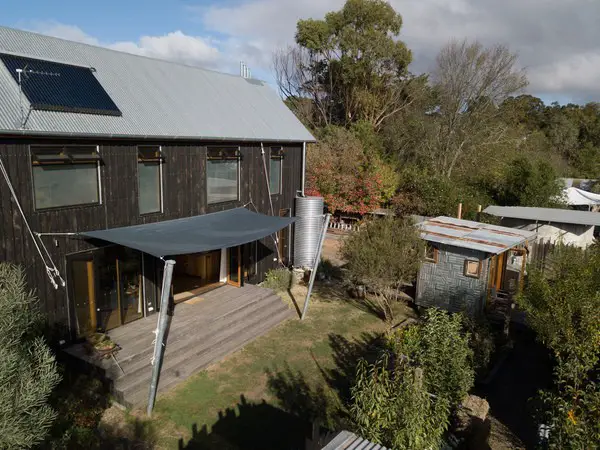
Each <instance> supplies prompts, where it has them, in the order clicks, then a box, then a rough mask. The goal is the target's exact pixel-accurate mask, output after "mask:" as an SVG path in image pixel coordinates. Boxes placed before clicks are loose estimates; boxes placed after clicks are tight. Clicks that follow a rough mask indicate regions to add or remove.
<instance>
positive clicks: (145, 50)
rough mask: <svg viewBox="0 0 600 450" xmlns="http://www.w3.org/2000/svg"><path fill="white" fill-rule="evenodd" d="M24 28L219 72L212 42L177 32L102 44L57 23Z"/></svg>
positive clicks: (81, 31)
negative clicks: (216, 69)
mask: <svg viewBox="0 0 600 450" xmlns="http://www.w3.org/2000/svg"><path fill="white" fill-rule="evenodd" d="M26 28H29V29H30V30H32V31H35V32H38V33H42V34H46V35H49V36H54V37H58V38H62V39H68V40H71V41H77V42H83V43H85V44H91V45H98V46H102V47H107V48H111V49H113V50H119V51H122V52H127V53H133V54H136V55H142V56H148V57H152V58H159V59H166V60H169V61H175V62H180V63H183V64H189V65H195V66H200V67H207V68H222V62H223V61H222V59H223V55H222V54H221V52H220V51H219V49H218V48H217V46H216V43H215V42H214V40H212V39H211V38H208V37H202V36H190V35H187V34H184V33H183V32H182V31H179V30H177V31H173V32H171V33H167V34H164V35H161V36H142V37H140V38H139V39H138V41H137V42H133V41H120V42H102V41H100V40H98V39H97V38H95V37H93V36H90V35H89V34H87V33H86V32H85V31H83V30H82V29H81V28H79V27H77V26H74V25H65V24H61V23H58V22H39V21H38V22H33V23H32V24H31V25H30V26H26Z"/></svg>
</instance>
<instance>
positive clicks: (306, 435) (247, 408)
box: [179, 395, 311, 450]
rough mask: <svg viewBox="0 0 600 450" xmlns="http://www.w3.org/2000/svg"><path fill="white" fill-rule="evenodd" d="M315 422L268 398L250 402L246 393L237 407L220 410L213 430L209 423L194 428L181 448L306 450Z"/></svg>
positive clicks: (181, 444)
mask: <svg viewBox="0 0 600 450" xmlns="http://www.w3.org/2000/svg"><path fill="white" fill-rule="evenodd" d="M310 436H311V424H310V423H309V422H306V421H304V420H302V419H301V418H299V417H297V416H294V415H292V414H289V413H287V412H285V411H283V410H281V409H279V408H276V407H274V406H272V405H270V404H268V403H267V402H266V401H264V400H263V401H262V402H259V403H254V402H248V401H247V400H246V398H245V397H244V396H243V395H242V396H241V397H240V402H239V403H238V404H237V405H236V407H235V408H228V409H226V410H225V411H221V412H219V419H218V420H217V422H216V423H215V424H214V425H213V426H212V427H211V429H210V430H209V429H208V427H207V426H206V425H204V426H202V428H200V429H198V426H197V425H195V424H194V425H193V427H192V438H191V439H190V440H189V441H188V442H187V443H184V442H183V440H180V441H179V449H193V450H204V449H206V450H209V449H216V448H218V449H223V450H230V449H231V450H234V449H235V450H254V449H271V448H272V449H289V450H296V449H297V450H304V449H306V448H310V447H307V443H309V441H310Z"/></svg>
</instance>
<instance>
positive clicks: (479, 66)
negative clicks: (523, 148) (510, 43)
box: [430, 41, 527, 178]
mask: <svg viewBox="0 0 600 450" xmlns="http://www.w3.org/2000/svg"><path fill="white" fill-rule="evenodd" d="M516 61H517V56H516V55H515V54H514V53H511V52H510V51H509V49H508V48H506V47H504V46H502V45H495V46H492V47H489V48H486V47H484V46H483V45H481V44H480V43H478V42H467V41H462V42H457V41H452V42H450V43H449V44H448V45H446V46H445V47H444V48H442V50H441V51H440V53H439V54H438V57H437V60H436V68H435V70H434V73H433V77H432V79H433V87H434V92H435V95H436V108H435V110H433V111H431V112H430V113H431V114H432V115H433V116H434V117H435V123H436V124H437V127H436V128H437V130H435V132H434V133H433V134H432V135H431V136H430V138H431V139H433V140H434V145H432V148H433V149H434V150H435V152H436V153H435V155H434V156H435V164H436V166H437V169H438V170H439V171H440V172H441V173H443V174H444V175H445V176H447V177H448V178H451V177H452V174H453V173H454V172H455V171H457V170H461V169H462V171H463V172H464V171H465V170H469V168H470V167H476V165H477V164H480V163H481V162H482V161H486V159H487V158H489V157H490V156H491V155H493V154H495V153H496V151H497V147H496V146H497V145H500V144H505V143H512V144H513V145H515V146H516V145H517V143H518V142H519V138H518V137H517V139H515V137H514V136H512V135H510V134H509V133H507V131H508V129H509V127H507V125H506V124H505V123H504V122H503V121H501V120H500V118H501V110H500V108H498V106H499V105H500V104H501V103H502V102H503V101H504V100H505V99H507V98H508V97H510V96H512V95H514V94H515V93H517V92H519V91H521V90H522V89H523V88H525V86H527V77H526V76H525V73H524V72H523V71H520V70H518V69H517V68H516Z"/></svg>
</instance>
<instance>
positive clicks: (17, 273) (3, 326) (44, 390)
mask: <svg viewBox="0 0 600 450" xmlns="http://www.w3.org/2000/svg"><path fill="white" fill-rule="evenodd" d="M0 311H2V312H1V314H0V448H29V447H33V446H34V445H36V444H39V443H40V442H41V441H42V440H43V439H44V437H45V436H46V434H47V433H48V430H49V429H50V427H51V426H52V423H53V421H54V419H55V417H56V413H55V412H54V411H53V409H52V408H51V407H50V405H49V404H48V398H49V397H50V394H51V393H52V391H53V390H54V388H55V387H56V385H57V384H58V382H59V380H60V375H59V374H58V370H57V367H56V362H55V359H54V355H53V354H52V352H51V351H50V348H49V347H48V345H47V344H46V342H45V340H44V338H43V337H42V336H41V329H42V325H43V316H42V314H41V312H40V310H39V306H38V299H37V298H36V297H35V296H34V295H33V294H32V292H31V291H29V290H28V289H27V286H26V283H25V277H24V274H23V271H22V270H21V269H20V268H18V267H16V266H14V265H12V264H6V263H0Z"/></svg>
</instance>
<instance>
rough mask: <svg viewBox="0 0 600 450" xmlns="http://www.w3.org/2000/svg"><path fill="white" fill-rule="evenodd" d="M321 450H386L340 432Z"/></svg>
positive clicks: (346, 432)
mask: <svg viewBox="0 0 600 450" xmlns="http://www.w3.org/2000/svg"><path fill="white" fill-rule="evenodd" d="M322 450H388V448H387V447H383V446H381V445H379V444H374V443H372V442H369V441H367V440H366V439H363V438H361V437H358V436H357V435H355V434H354V433H351V432H350V431H341V432H340V433H339V434H338V435H337V436H336V437H334V438H333V440H332V441H331V442H330V443H329V444H327V445H326V446H325V447H323V449H322Z"/></svg>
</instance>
